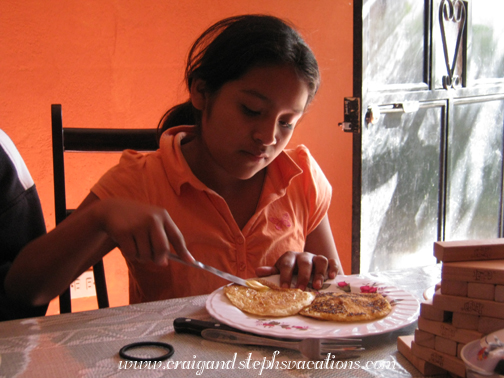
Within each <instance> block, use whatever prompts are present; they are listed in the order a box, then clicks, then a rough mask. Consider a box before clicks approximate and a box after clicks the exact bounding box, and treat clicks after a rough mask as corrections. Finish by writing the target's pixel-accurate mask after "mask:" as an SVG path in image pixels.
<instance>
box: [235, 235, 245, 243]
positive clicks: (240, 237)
mask: <svg viewBox="0 0 504 378" xmlns="http://www.w3.org/2000/svg"><path fill="white" fill-rule="evenodd" d="M244 241H245V239H244V238H243V236H241V235H240V236H237V237H236V242H237V243H238V244H243V242H244Z"/></svg>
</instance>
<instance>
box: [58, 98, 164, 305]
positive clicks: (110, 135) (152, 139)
mask: <svg viewBox="0 0 504 378" xmlns="http://www.w3.org/2000/svg"><path fill="white" fill-rule="evenodd" d="M51 121H52V148H53V173H54V207H55V217H56V224H59V223H60V222H62V221H63V220H64V219H65V218H66V217H67V216H68V215H69V214H70V213H71V212H72V211H73V210H72V209H68V208H67V205H66V189H65V163H64V153H65V151H73V152H79V151H82V152H85V151H86V152H120V151H123V150H126V149H132V150H137V151H155V150H156V149H157V148H158V143H157V129H97V128H67V127H63V117H62V109H61V105H59V104H53V105H51ZM93 275H94V279H95V287H96V298H97V300H98V307H99V308H105V307H108V306H109V301H108V294H107V284H106V280H105V270H104V267H103V261H102V260H101V261H99V262H98V263H97V264H95V265H94V266H93ZM59 300H60V313H67V312H71V311H72V306H71V298H70V288H68V289H67V290H66V291H65V292H64V293H63V294H62V295H60V298H59Z"/></svg>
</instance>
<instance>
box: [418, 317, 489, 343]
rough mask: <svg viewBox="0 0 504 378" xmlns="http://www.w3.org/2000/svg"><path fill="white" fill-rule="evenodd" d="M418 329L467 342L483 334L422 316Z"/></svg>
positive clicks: (419, 319)
mask: <svg viewBox="0 0 504 378" xmlns="http://www.w3.org/2000/svg"><path fill="white" fill-rule="evenodd" d="M418 329H420V330H421V331H425V332H428V333H433V334H434V335H437V336H442V337H445V338H447V339H450V340H453V341H457V342H459V343H465V344H466V343H468V342H471V341H473V340H476V339H480V338H481V337H482V336H483V334H482V333H480V332H478V331H473V330H469V329H459V328H457V327H454V326H453V325H451V324H450V323H444V322H435V321H432V320H427V319H424V318H422V317H419V318H418Z"/></svg>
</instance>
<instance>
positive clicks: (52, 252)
mask: <svg viewBox="0 0 504 378" xmlns="http://www.w3.org/2000/svg"><path fill="white" fill-rule="evenodd" d="M168 240H169V241H170V242H171V243H172V245H173V246H174V248H175V250H176V251H177V253H178V254H179V255H180V256H181V257H182V258H183V259H184V260H186V261H191V260H192V259H193V258H192V256H191V255H190V253H189V251H187V248H186V246H185V242H184V238H183V236H182V234H181V233H180V231H179V230H178V228H177V227H176V225H175V224H174V223H173V221H172V220H171V218H170V216H169V215H168V213H167V212H166V210H164V209H161V208H157V207H153V206H149V205H144V204H140V203H137V202H134V201H129V200H122V199H106V200H99V199H98V197H96V195H94V194H93V193H90V194H89V195H88V197H86V199H85V200H84V201H83V203H82V204H81V205H80V206H79V208H78V209H77V210H76V211H75V212H74V213H73V214H72V215H70V216H69V217H68V218H66V219H65V220H64V221H63V222H61V223H60V224H59V225H58V226H57V227H56V228H55V229H54V230H52V231H51V232H49V233H48V234H46V235H44V236H41V237H40V238H38V239H35V240H34V241H32V242H31V243H29V244H28V245H27V246H26V247H25V248H23V250H22V251H21V252H20V253H19V255H18V257H17V258H16V260H14V262H13V264H12V266H11V268H10V270H9V272H8V274H7V276H6V278H5V291H6V294H7V295H8V296H9V297H10V298H11V299H16V300H18V301H19V302H22V303H25V304H30V305H32V306H37V305H41V304H46V303H48V302H49V301H50V300H51V299H52V298H54V297H56V296H58V295H60V294H61V293H62V292H63V291H64V290H65V289H66V288H67V287H68V286H69V285H70V284H71V283H72V281H73V280H74V279H76V278H77V277H78V276H79V275H80V274H81V273H82V272H84V271H85V270H86V269H88V268H89V267H90V266H92V265H94V264H95V263H96V262H97V261H99V260H100V259H101V258H102V257H103V256H104V255H105V254H107V253H108V252H109V251H111V250H112V249H113V248H114V247H119V248H120V249H121V252H122V254H123V255H124V256H125V257H126V258H129V259H133V260H138V261H154V262H155V263H156V264H159V265H166V264H168V259H167V256H166V254H167V253H170V244H169V242H168Z"/></svg>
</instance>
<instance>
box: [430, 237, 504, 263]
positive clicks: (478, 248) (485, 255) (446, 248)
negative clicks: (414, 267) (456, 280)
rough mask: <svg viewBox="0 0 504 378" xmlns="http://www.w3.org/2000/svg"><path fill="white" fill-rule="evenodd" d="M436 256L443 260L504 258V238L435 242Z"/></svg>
mask: <svg viewBox="0 0 504 378" xmlns="http://www.w3.org/2000/svg"><path fill="white" fill-rule="evenodd" d="M434 256H435V257H436V258H438V259H439V260H441V261H443V262H449V261H474V260H495V259H504V239H502V238H501V239H482V240H464V241H448V242H447V241H444V242H435V243H434Z"/></svg>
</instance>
